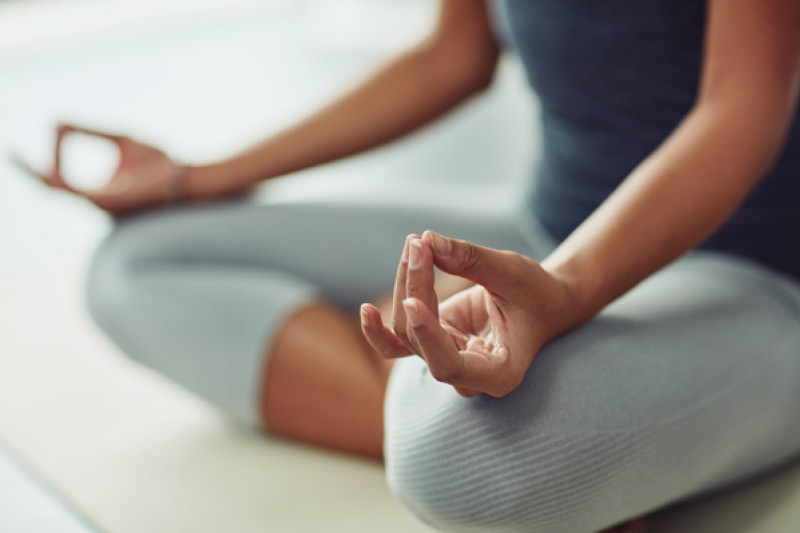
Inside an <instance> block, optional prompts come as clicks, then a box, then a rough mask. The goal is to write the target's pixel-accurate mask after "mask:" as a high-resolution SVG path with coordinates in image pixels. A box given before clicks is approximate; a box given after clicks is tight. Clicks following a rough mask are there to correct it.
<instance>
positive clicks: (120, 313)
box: [85, 231, 143, 334]
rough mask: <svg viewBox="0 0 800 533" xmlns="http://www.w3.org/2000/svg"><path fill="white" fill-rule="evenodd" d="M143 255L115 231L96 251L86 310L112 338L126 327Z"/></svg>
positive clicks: (88, 285) (86, 285)
mask: <svg viewBox="0 0 800 533" xmlns="http://www.w3.org/2000/svg"><path fill="white" fill-rule="evenodd" d="M142 257H143V251H142V250H141V249H140V248H139V247H137V246H134V245H132V243H131V242H130V241H129V240H128V239H126V238H125V236H123V235H120V234H119V231H115V232H114V233H112V234H111V235H109V236H108V237H107V238H106V239H105V240H104V241H103V242H102V244H101V245H100V246H99V247H98V249H97V250H96V251H95V253H94V256H93V257H92V261H91V264H90V266H89V271H88V275H87V278H86V282H85V298H86V306H87V309H88V311H89V314H90V315H91V317H92V318H93V319H94V321H95V322H96V323H97V324H98V325H99V326H100V327H101V328H102V329H103V330H104V331H106V332H107V333H109V334H112V332H115V331H117V330H119V328H120V326H121V325H124V324H125V323H126V322H127V320H128V317H126V316H125V315H126V314H127V312H128V309H130V303H131V302H130V300H131V297H132V296H133V294H134V293H135V289H134V288H133V286H134V284H135V278H136V276H137V262H138V261H139V260H140V259H142Z"/></svg>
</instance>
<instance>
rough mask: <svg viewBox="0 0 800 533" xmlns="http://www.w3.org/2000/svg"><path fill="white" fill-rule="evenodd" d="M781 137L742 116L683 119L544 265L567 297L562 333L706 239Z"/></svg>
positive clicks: (716, 112)
mask: <svg viewBox="0 0 800 533" xmlns="http://www.w3.org/2000/svg"><path fill="white" fill-rule="evenodd" d="M784 123H785V121H784ZM784 131H785V126H783V127H775V123H774V122H773V121H768V120H764V119H760V120H755V119H753V118H752V117H751V116H749V115H748V113H746V112H742V111H740V110H731V111H725V110H720V109H715V108H713V106H705V107H701V108H699V109H698V110H696V111H694V112H693V113H691V114H690V115H689V116H688V117H687V119H686V120H685V121H684V122H683V124H682V125H681V126H680V127H679V128H678V130H676V132H675V133H674V134H673V135H672V137H671V138H670V139H669V140H668V141H667V142H666V143H665V144H664V145H663V146H662V147H661V148H659V149H658V150H657V151H656V152H655V153H654V154H653V155H652V156H651V157H649V158H648V159H647V160H645V161H644V162H643V163H642V164H641V165H640V166H639V167H638V168H637V169H636V170H635V171H634V172H633V173H632V174H631V175H630V176H629V177H628V178H627V179H626V180H625V182H624V183H623V184H622V185H621V186H620V187H619V188H618V190H617V191H615V192H614V193H613V194H612V195H611V196H610V197H609V198H608V199H607V200H606V202H604V203H603V204H602V205H601V206H600V208H598V209H597V211H596V212H595V213H593V214H592V215H591V216H590V217H589V218H588V219H587V220H586V221H585V222H584V223H583V224H582V225H581V226H580V227H579V228H578V229H576V230H575V232H573V234H572V235H570V236H569V237H568V238H567V239H566V240H565V241H564V242H563V243H562V244H561V246H559V247H558V249H557V250H555V251H554V252H553V254H552V255H551V256H550V257H548V258H547V259H546V260H545V261H544V262H543V266H544V267H545V268H546V269H547V270H549V271H550V272H552V273H553V274H554V275H555V276H556V277H557V278H559V279H561V280H562V281H564V282H565V283H566V285H567V286H568V287H569V288H570V291H569V293H570V294H571V295H572V296H573V298H574V301H573V304H574V305H572V306H571V309H572V313H573V314H572V316H571V317H569V319H568V320H567V322H566V323H565V326H566V327H567V328H569V327H572V326H574V325H577V324H580V323H582V322H584V321H586V320H588V319H589V318H591V317H592V316H594V315H595V314H596V313H597V312H598V311H600V310H601V309H602V308H603V307H605V306H606V305H607V304H608V303H610V302H612V301H613V300H614V299H616V298H617V297H619V296H620V295H622V294H624V293H625V292H626V291H628V290H629V289H631V288H632V287H633V286H635V285H636V284H638V283H639V282H640V281H642V280H643V279H645V278H646V277H648V276H649V275H650V274H652V273H654V272H656V271H657V270H658V269H660V268H661V267H663V266H664V265H666V264H668V263H669V262H671V261H672V260H674V259H676V258H677V257H679V256H680V255H682V254H684V253H685V252H687V251H688V250H690V249H692V248H694V247H695V246H697V245H698V244H699V243H701V242H702V241H703V240H705V239H706V238H707V237H708V236H709V235H710V234H711V233H712V232H713V231H714V230H715V229H717V228H718V227H719V226H720V225H721V224H722V223H723V222H724V221H725V220H726V219H727V218H728V217H729V216H730V215H731V214H732V213H733V212H734V211H735V210H736V208H737V207H738V206H739V204H740V203H741V202H742V201H743V199H744V198H745V197H746V196H747V194H748V192H749V191H750V190H751V189H752V188H753V187H754V186H755V184H756V183H757V181H758V179H759V178H760V177H761V176H762V175H763V174H764V173H765V172H766V171H767V170H768V168H769V167H770V166H771V164H772V161H773V160H774V157H775V155H776V153H777V151H778V150H779V148H780V147H781V145H782V139H783V132H784ZM754 139H758V140H759V141H754Z"/></svg>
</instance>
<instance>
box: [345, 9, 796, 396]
mask: <svg viewBox="0 0 800 533" xmlns="http://www.w3.org/2000/svg"><path fill="white" fill-rule="evenodd" d="M709 6H710V10H709V12H710V17H709V28H708V32H707V37H706V50H705V60H704V67H703V76H702V81H701V90H700V93H699V97H698V99H697V104H696V106H695V107H694V109H693V110H692V111H691V112H690V113H689V115H688V116H687V117H686V119H685V120H684V121H683V123H682V124H681V125H680V126H679V127H678V128H677V129H676V130H675V132H674V133H673V134H672V135H670V137H669V138H668V139H667V140H666V141H665V142H664V144H663V145H662V146H661V147H660V148H658V149H657V150H656V151H655V152H654V153H653V154H652V155H651V156H650V157H648V158H647V159H646V160H645V161H644V162H643V163H642V164H641V165H639V167H638V168H637V169H636V170H634V172H632V173H631V175H630V176H628V177H627V178H626V180H625V181H624V182H623V183H622V185H621V186H620V187H619V188H618V189H617V190H616V191H615V192H614V193H613V194H612V195H611V196H610V197H609V198H608V199H607V200H606V201H605V202H604V203H603V204H602V205H601V206H600V207H599V208H598V209H597V210H596V211H595V213H593V214H592V215H591V216H590V217H589V218H588V219H587V220H586V221H585V222H584V223H583V224H582V225H581V226H580V227H578V228H577V229H576V230H575V231H574V232H573V233H572V235H570V236H569V237H568V238H567V239H566V240H565V241H564V242H563V243H562V244H561V245H560V246H559V247H558V248H557V249H556V250H555V251H554V252H553V253H552V254H551V255H550V257H548V258H547V259H546V260H545V261H544V262H543V263H542V264H541V265H540V264H538V263H536V262H534V261H532V260H530V259H528V258H526V257H523V256H521V255H519V254H516V253H513V252H505V251H498V250H492V249H489V248H483V247H480V246H477V245H474V244H471V243H467V242H464V241H459V240H456V239H451V238H447V237H444V236H441V235H437V234H435V233H432V232H426V233H424V234H423V235H422V237H421V238H418V239H414V240H411V241H410V243H406V250H407V253H405V254H404V259H402V260H401V263H400V266H399V268H398V277H397V282H396V285H395V295H396V297H395V307H394V309H395V312H394V317H393V321H392V325H393V328H389V327H388V326H386V325H385V323H384V320H383V319H382V317H381V315H380V313H379V312H378V310H377V309H376V308H375V306H373V305H370V304H364V305H363V306H362V309H361V325H362V329H363V331H364V334H365V335H366V337H367V339H368V340H369V341H370V343H371V344H372V345H373V346H374V347H375V349H376V350H377V351H378V352H379V353H381V354H382V355H383V356H384V357H387V358H394V357H403V356H406V355H409V354H419V355H421V356H422V357H423V358H424V359H425V361H426V362H427V364H428V368H429V370H430V372H431V375H432V376H433V377H434V378H436V379H438V380H439V381H443V382H445V383H449V384H451V385H453V386H454V387H455V388H456V390H457V391H458V392H459V393H461V394H463V395H465V396H474V395H475V394H477V393H487V394H490V395H492V396H498V397H499V396H504V395H506V394H508V393H509V392H511V391H513V390H514V389H515V388H516V387H517V386H518V385H519V383H520V382H521V381H522V379H523V377H524V375H525V372H526V371H527V369H528V368H529V366H530V364H531V361H532V360H533V358H534V357H535V355H536V354H537V353H538V351H539V350H540V349H541V347H542V346H543V345H544V344H546V343H548V342H549V341H551V340H553V339H554V338H556V337H558V336H559V335H561V334H563V333H564V332H565V331H567V330H569V329H570V328H572V327H575V326H576V325H578V324H580V323H582V322H585V321H586V320H588V319H589V318H591V317H592V316H594V315H595V314H596V313H597V312H598V311H600V310H601V309H602V308H603V307H604V306H606V305H607V304H608V303H610V302H611V301H613V300H614V299H616V298H617V297H619V296H620V295H622V294H623V293H625V292H626V291H627V290H629V289H630V288H631V287H633V286H635V285H636V284H637V283H639V282H640V281H642V280H643V279H645V278H646V277H648V276H649V275H651V274H652V273H654V272H655V271H657V270H658V269H660V268H661V267H663V266H664V265H666V264H667V263H669V262H670V261H672V260H674V259H675V258H677V257H678V256H680V255H681V254H683V253H685V252H687V251H688V250H690V249H692V248H693V247H695V246H696V245H697V244H699V243H700V242H702V241H703V240H704V239H705V238H706V237H708V236H709V235H710V234H711V233H712V232H713V231H714V230H715V229H716V228H718V227H719V226H720V225H721V224H722V223H723V222H724V221H725V220H726V219H727V218H728V217H729V216H730V215H731V214H732V213H733V212H734V211H735V210H736V208H737V207H738V206H739V205H740V203H741V202H742V201H743V200H744V198H745V197H746V196H747V194H748V193H749V192H750V191H751V190H752V189H753V187H755V185H756V184H757V183H758V181H759V179H760V178H761V177H762V176H763V175H764V174H765V173H766V172H767V171H768V169H769V168H770V167H771V166H772V164H773V162H774V161H775V158H776V156H777V154H778V153H779V151H780V149H781V147H782V146H783V144H784V142H785V137H786V132H787V129H788V127H789V125H790V123H791V120H792V117H793V116H794V110H795V107H796V100H797V91H798V80H799V79H800V3H799V2H797V1H796V0H710V2H709ZM434 265H435V266H437V267H438V268H439V269H441V270H444V271H445V272H448V273H451V274H455V275H458V276H461V277H463V278H467V279H469V280H472V281H474V282H475V283H476V284H477V285H476V286H475V287H473V288H471V289H468V290H466V291H463V292H460V293H458V294H456V295H454V296H453V297H451V298H450V299H448V300H447V301H445V302H443V303H442V304H441V305H437V301H436V294H435V293H434V291H433V282H432V280H433V267H434ZM475 339H477V340H475Z"/></svg>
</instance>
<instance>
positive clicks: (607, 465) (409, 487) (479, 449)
mask: <svg viewBox="0 0 800 533" xmlns="http://www.w3.org/2000/svg"><path fill="white" fill-rule="evenodd" d="M393 381H395V383H394V384H392V386H391V387H392V388H394V390H392V389H391V388H390V393H389V395H388V396H387V418H386V424H387V427H386V450H385V454H386V469H387V476H388V483H389V486H390V488H391V490H392V492H393V494H394V495H395V496H396V497H397V498H398V499H399V500H400V501H401V502H402V503H403V504H404V505H405V506H406V507H407V508H408V509H409V510H410V511H411V512H412V513H413V514H415V515H416V516H417V517H418V518H419V519H421V520H422V521H423V522H425V523H427V524H429V525H431V526H433V527H435V528H437V529H441V530H445V531H451V530H457V531H481V532H501V531H502V532H506V531H526V532H547V533H557V532H574V531H591V530H593V529H594V530H598V529H601V528H602V527H606V526H608V525H610V524H612V523H614V522H615V521H616V517H617V516H618V513H619V512H620V509H614V510H611V509H608V508H604V506H603V505H602V502H604V501H606V500H605V499H604V498H605V496H607V495H608V489H609V487H610V486H611V485H613V484H614V482H615V481H614V480H615V476H616V471H617V469H616V468H615V466H614V465H615V464H616V465H617V466H619V460H616V461H615V458H616V459H620V456H619V455H618V454H617V451H618V447H619V446H620V444H621V443H620V442H617V440H616V439H614V438H609V437H608V436H607V435H606V436H600V435H599V434H597V433H593V432H583V433H580V432H575V433H571V434H570V433H567V434H560V433H559V432H554V431H551V430H548V428H546V427H543V426H544V424H537V423H534V424H531V423H530V420H527V421H524V420H522V419H517V420H516V422H515V420H514V419H515V418H517V416H518V415H519V414H520V413H519V412H517V410H516V406H515V405H514V402H513V400H514V398H513V394H512V395H511V396H510V397H509V400H510V401H506V399H499V400H498V399H494V398H488V397H485V398H484V397H478V398H473V399H464V398H461V397H460V396H458V395H457V394H456V393H455V392H452V394H450V392H451V391H448V390H445V389H444V388H440V387H438V385H441V384H433V383H429V384H426V385H425V386H424V387H425V388H426V389H427V388H428V385H430V386H431V387H433V388H436V389H437V390H436V391H435V393H433V394H431V393H430V390H420V387H415V388H416V389H417V390H413V391H412V390H405V391H400V390H398V389H399V387H398V386H397V383H396V379H395V376H393ZM431 381H432V380H431ZM431 390H432V389H431ZM522 418H523V419H524V418H525V417H524V415H523V417H522ZM550 429H552V428H550ZM606 503H607V501H606ZM609 513H615V514H614V516H612V515H610V514H609Z"/></svg>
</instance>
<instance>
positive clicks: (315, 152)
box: [190, 42, 491, 196]
mask: <svg viewBox="0 0 800 533" xmlns="http://www.w3.org/2000/svg"><path fill="white" fill-rule="evenodd" d="M447 46H453V45H448V44H445V45H437V44H434V43H430V42H429V43H424V44H422V45H420V46H418V47H417V48H415V49H413V50H411V51H409V52H408V53H406V54H404V55H403V56H401V57H399V58H398V59H397V60H395V61H394V62H392V63H391V64H389V65H388V66H387V67H385V68H384V69H383V70H381V71H380V72H378V73H377V74H375V75H374V76H373V77H371V78H370V79H368V80H367V81H365V82H364V83H362V84H361V85H359V86H358V87H356V88H355V89H354V90H352V91H351V92H349V93H347V94H345V95H344V96H343V97H341V98H340V99H338V100H336V101H334V102H333V103H331V104H330V105H328V106H327V107H325V108H323V109H321V110H320V111H318V112H316V113H315V114H313V115H311V116H310V117H308V118H306V119H305V120H303V121H301V122H300V123H298V124H296V125H294V126H292V127H290V128H288V129H287V130H285V131H282V132H280V133H278V134H277V135H274V136H273V137H270V138H268V139H266V140H265V141H263V142H260V143H259V144H257V145H255V146H253V147H252V148H249V149H247V150H245V151H243V152H242V153H240V154H238V155H236V156H234V157H231V158H229V159H226V160H224V161H220V162H218V163H214V164H211V165H207V166H204V167H197V168H194V169H192V172H193V176H192V178H191V180H190V188H191V189H190V195H191V194H192V193H194V195H195V196H209V195H210V196H214V195H216V194H218V193H224V192H225V191H226V190H236V189H242V188H246V187H248V186H250V185H253V184H254V183H256V182H258V181H260V180H264V179H268V178H272V177H275V176H280V175H283V174H287V173H290V172H294V171H297V170H301V169H304V168H308V167H312V166H315V165H319V164H323V163H327V162H330V161H334V160H336V159H340V158H343V157H346V156H349V155H353V154H356V153H359V152H362V151H365V150H369V149H371V148H374V147H377V146H379V145H382V144H385V143H387V142H390V141H393V140H395V139H397V138H399V137H402V136H403V135H405V134H407V133H409V132H411V131H413V130H415V129H417V128H420V127H421V126H423V125H425V124H427V123H429V122H431V121H432V120H434V119H435V118H437V117H439V116H441V115H443V114H444V113H446V112H447V111H449V110H451V109H452V108H453V107H455V106H457V105H458V104H459V103H461V102H462V101H464V100H465V99H466V98H468V97H469V96H470V95H472V94H474V93H475V92H477V91H479V90H480V89H481V88H483V87H485V86H486V84H487V83H488V80H489V79H490V77H491V74H490V73H484V72H478V71H476V70H475V69H474V68H470V66H469V65H464V64H463V63H462V62H459V61H458V60H456V61H453V60H452V58H453V57H454V55H455V56H456V57H457V56H462V55H463V54H462V53H458V54H453V53H451V52H452V51H451V50H448V49H446V47H447Z"/></svg>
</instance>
